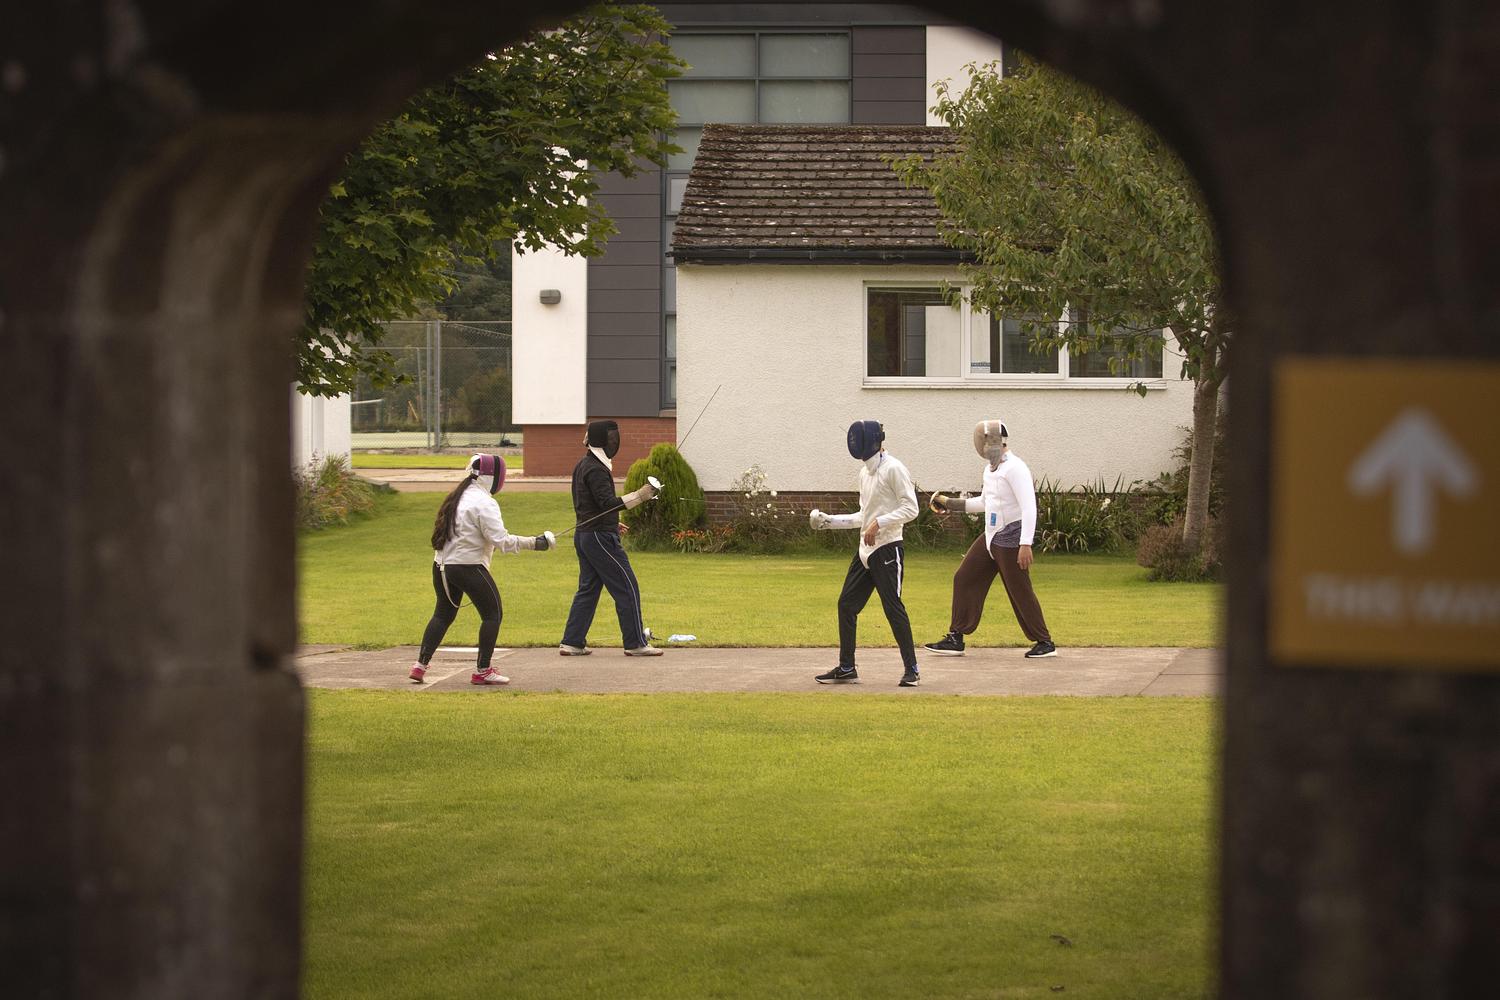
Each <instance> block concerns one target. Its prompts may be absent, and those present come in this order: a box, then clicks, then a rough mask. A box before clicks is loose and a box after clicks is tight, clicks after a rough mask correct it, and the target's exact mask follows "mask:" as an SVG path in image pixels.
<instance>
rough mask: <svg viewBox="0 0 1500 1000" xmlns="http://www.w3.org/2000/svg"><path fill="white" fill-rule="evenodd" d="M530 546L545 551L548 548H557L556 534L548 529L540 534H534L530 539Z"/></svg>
mask: <svg viewBox="0 0 1500 1000" xmlns="http://www.w3.org/2000/svg"><path fill="white" fill-rule="evenodd" d="M531 547H532V548H533V549H535V550H536V551H538V552H546V551H547V550H548V549H555V548H557V536H556V535H554V534H553V533H552V532H550V531H544V532H542V533H541V534H540V535H534V536H532V539H531Z"/></svg>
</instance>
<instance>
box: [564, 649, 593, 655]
mask: <svg viewBox="0 0 1500 1000" xmlns="http://www.w3.org/2000/svg"><path fill="white" fill-rule="evenodd" d="M592 652H593V650H592V649H562V648H559V649H558V651H557V655H558V656H588V655H589V654H590V653H592Z"/></svg>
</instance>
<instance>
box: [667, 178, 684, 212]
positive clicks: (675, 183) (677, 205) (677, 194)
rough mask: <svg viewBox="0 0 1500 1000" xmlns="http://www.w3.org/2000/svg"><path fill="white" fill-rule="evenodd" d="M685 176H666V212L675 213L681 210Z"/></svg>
mask: <svg viewBox="0 0 1500 1000" xmlns="http://www.w3.org/2000/svg"><path fill="white" fill-rule="evenodd" d="M687 182H688V179H687V178H686V177H668V178H667V214H668V215H676V214H677V213H678V212H680V211H682V196H683V194H684V193H685V192H686V191H687Z"/></svg>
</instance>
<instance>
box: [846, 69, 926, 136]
mask: <svg viewBox="0 0 1500 1000" xmlns="http://www.w3.org/2000/svg"><path fill="white" fill-rule="evenodd" d="M926 91H927V81H926V80H925V79H923V78H922V77H901V76H880V77H863V78H860V77H856V78H855V80H854V103H855V104H859V103H860V102H861V101H921V100H922V99H923V98H924V97H926ZM912 124H916V123H915V122H913V123H912Z"/></svg>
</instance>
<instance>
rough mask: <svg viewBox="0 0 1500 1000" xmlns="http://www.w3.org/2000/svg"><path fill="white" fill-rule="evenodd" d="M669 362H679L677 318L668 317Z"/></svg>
mask: <svg viewBox="0 0 1500 1000" xmlns="http://www.w3.org/2000/svg"><path fill="white" fill-rule="evenodd" d="M667 360H668V361H676V360H677V317H676V316H672V315H668V316H667Z"/></svg>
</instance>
